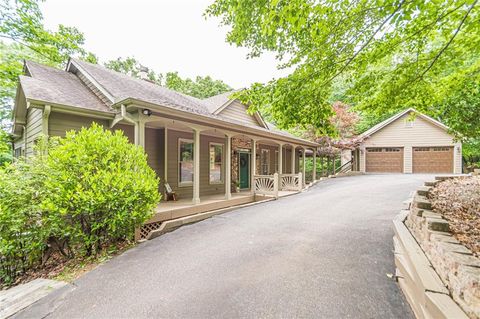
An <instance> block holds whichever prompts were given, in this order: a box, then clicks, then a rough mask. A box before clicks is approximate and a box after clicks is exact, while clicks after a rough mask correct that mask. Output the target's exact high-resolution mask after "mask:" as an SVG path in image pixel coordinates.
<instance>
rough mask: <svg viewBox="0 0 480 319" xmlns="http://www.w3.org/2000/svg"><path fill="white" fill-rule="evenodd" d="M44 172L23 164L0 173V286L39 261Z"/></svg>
mask: <svg viewBox="0 0 480 319" xmlns="http://www.w3.org/2000/svg"><path fill="white" fill-rule="evenodd" d="M44 172H45V170H43V169H41V168H40V167H37V166H36V164H26V163H25V162H23V161H21V162H17V163H15V164H12V165H7V166H6V167H5V168H4V169H0V286H1V283H2V282H6V283H9V282H11V281H12V280H14V279H15V277H16V276H17V275H18V274H19V273H21V272H24V271H25V270H26V269H28V268H30V267H31V266H32V265H34V264H36V263H37V262H38V261H39V260H41V257H42V253H43V251H44V250H45V246H46V242H47V238H48V237H49V236H50V234H49V231H50V229H49V228H47V227H43V223H42V220H43V217H44V216H43V215H44V212H43V211H42V210H41V208H40V207H41V201H42V199H43V196H44V194H45V189H44V187H43V184H44V181H45V174H43V173H44Z"/></svg>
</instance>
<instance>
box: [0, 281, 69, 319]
mask: <svg viewBox="0 0 480 319" xmlns="http://www.w3.org/2000/svg"><path fill="white" fill-rule="evenodd" d="M65 285H67V283H66V282H63V281H56V280H50V279H43V278H39V279H35V280H32V281H30V282H28V283H26V284H21V285H18V286H15V287H13V288H10V289H8V290H3V291H2V292H1V294H0V318H8V317H10V316H13V315H14V314H16V313H17V312H19V311H20V310H22V309H24V308H26V307H28V306H30V305H31V304H33V303H35V302H37V301H38V300H40V299H42V298H43V297H45V296H46V295H48V294H49V293H51V292H52V291H54V290H56V289H58V288H61V287H63V286H65Z"/></svg>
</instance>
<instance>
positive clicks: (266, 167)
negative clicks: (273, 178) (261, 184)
mask: <svg viewBox="0 0 480 319" xmlns="http://www.w3.org/2000/svg"><path fill="white" fill-rule="evenodd" d="M260 170H261V172H262V175H268V173H269V171H270V150H267V149H262V153H261V157H260Z"/></svg>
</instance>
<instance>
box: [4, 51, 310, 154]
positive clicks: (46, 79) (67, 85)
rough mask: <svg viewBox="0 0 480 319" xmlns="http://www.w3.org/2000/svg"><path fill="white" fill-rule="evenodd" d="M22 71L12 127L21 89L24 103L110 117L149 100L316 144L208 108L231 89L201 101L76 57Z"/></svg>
mask: <svg viewBox="0 0 480 319" xmlns="http://www.w3.org/2000/svg"><path fill="white" fill-rule="evenodd" d="M25 74H27V75H29V76H20V85H19V90H20V93H18V92H17V99H16V102H15V112H14V114H17V113H18V114H19V115H20V116H18V117H16V118H15V121H14V126H13V127H14V130H15V128H16V124H17V123H18V124H22V123H23V122H24V119H22V118H21V114H23V113H22V112H19V111H22V110H23V109H25V108H26V106H25V105H21V104H22V103H19V102H18V98H19V97H20V96H23V95H20V94H23V92H24V93H25V100H26V101H27V102H34V103H39V104H42V103H43V104H51V105H53V106H55V107H62V106H67V107H72V108H78V109H82V112H87V111H96V112H101V113H103V114H102V116H107V117H113V116H114V115H115V114H116V113H118V110H117V109H116V108H117V107H119V106H120V105H121V104H123V103H130V102H134V103H135V104H137V103H138V104H142V103H144V104H147V105H152V107H166V108H171V109H175V110H178V111H182V112H186V113H188V114H192V113H193V114H197V115H198V116H200V117H204V118H205V119H212V120H215V121H217V123H218V124H220V125H222V126H226V127H228V126H231V125H232V124H233V125H236V126H242V127H245V128H250V129H253V130H252V133H253V132H255V131H256V132H258V133H267V132H268V133H271V134H272V133H273V134H275V135H279V136H283V137H287V138H293V139H295V140H297V141H298V142H300V141H301V142H303V143H307V144H310V145H316V143H314V142H311V141H307V140H304V139H301V138H298V137H295V136H293V135H292V134H290V133H288V132H286V131H281V130H271V129H270V128H269V127H268V126H267V125H266V124H265V125H264V126H261V125H260V126H258V125H253V124H249V123H245V122H243V121H239V120H236V119H232V118H228V117H226V116H222V115H221V114H214V113H212V112H211V111H210V110H211V109H214V108H216V109H217V110H218V109H219V108H220V107H222V106H223V105H225V104H227V105H228V103H230V102H226V103H223V104H221V103H222V102H224V101H228V100H229V98H228V97H229V95H230V94H231V92H227V93H224V94H220V96H215V97H212V98H209V99H208V100H209V101H207V102H205V101H204V100H200V99H198V98H195V97H191V96H188V95H185V94H182V93H179V92H175V91H173V90H169V89H167V88H164V87H162V86H160V85H157V84H154V83H150V82H148V81H145V80H141V79H136V78H132V77H130V76H128V75H125V74H122V73H119V72H116V71H112V70H109V69H107V68H105V67H103V66H100V65H96V64H91V63H87V62H84V61H80V60H76V59H70V60H69V63H68V65H67V67H66V70H60V69H57V68H53V67H49V66H45V65H42V64H38V63H35V62H31V61H25ZM230 101H235V100H230ZM217 103H218V104H217ZM258 116H260V115H258ZM255 118H256V119H257V121H258V122H259V123H262V122H263V119H261V121H260V120H258V117H257V115H255ZM260 118H261V117H260ZM263 123H264V122H263Z"/></svg>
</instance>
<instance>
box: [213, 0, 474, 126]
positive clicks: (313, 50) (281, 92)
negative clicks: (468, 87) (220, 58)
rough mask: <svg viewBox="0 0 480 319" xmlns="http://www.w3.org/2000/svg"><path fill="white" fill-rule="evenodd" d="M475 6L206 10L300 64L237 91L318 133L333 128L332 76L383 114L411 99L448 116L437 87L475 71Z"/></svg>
mask: <svg viewBox="0 0 480 319" xmlns="http://www.w3.org/2000/svg"><path fill="white" fill-rule="evenodd" d="M478 13H479V8H478V0H470V1H463V0H450V1H446V2H445V1H444V2H438V1H433V0H430V1H422V0H413V1H405V0H380V1H366V0H363V1H355V2H352V1H350V0H340V1H326V2H325V1H323V2H315V1H309V0H291V1H282V0H263V1H253V0H249V1H240V2H239V1H236V0H216V1H215V2H214V3H213V4H212V5H211V6H210V7H209V8H208V9H207V11H206V15H207V16H216V17H221V18H222V24H223V25H226V26H229V27H230V30H229V32H228V34H227V38H226V39H227V41H228V42H229V43H232V44H235V45H238V46H245V47H248V48H249V49H250V53H249V56H250V57H256V56H259V55H260V54H262V53H263V52H265V51H273V52H275V53H276V54H277V58H278V59H279V60H280V61H281V64H280V65H279V67H281V68H286V67H291V68H293V69H294V71H293V72H292V73H291V74H290V75H288V76H286V77H284V78H280V79H276V80H272V81H271V82H269V83H267V84H258V83H257V84H254V85H253V86H252V87H251V88H250V89H249V90H246V91H243V92H242V93H240V94H239V97H240V98H241V99H242V100H243V101H244V102H249V103H251V106H252V108H253V109H265V110H267V112H269V113H271V114H273V115H274V117H275V118H276V119H277V123H278V124H279V126H281V127H284V128H288V127H291V126H294V125H296V124H301V125H305V126H307V125H313V126H314V127H316V128H317V129H319V130H321V129H322V128H324V127H326V126H328V118H329V117H330V115H331V112H332V111H331V107H330V104H329V103H327V102H328V101H329V99H330V96H331V94H332V88H333V86H334V84H335V81H336V80H337V79H338V78H339V77H342V76H343V77H345V76H346V75H350V76H351V78H348V77H347V79H346V80H347V81H348V82H347V84H348V86H349V89H348V90H347V92H346V97H347V99H346V100H345V102H347V103H352V104H354V105H355V106H356V107H357V108H359V109H362V110H364V111H365V110H366V111H368V112H372V113H376V114H381V113H384V112H385V111H387V112H391V111H394V110H399V109H404V108H405V107H408V106H411V107H415V108H417V109H419V110H420V111H425V112H427V113H428V114H430V115H434V116H436V117H437V118H439V117H440V116H442V115H443V114H440V113H439V112H438V108H439V106H438V101H439V100H440V99H441V96H440V95H439V92H443V94H447V95H450V94H451V93H453V92H454V91H451V90H452V89H453V90H454V89H455V88H453V87H451V86H449V85H448V82H449V81H448V79H452V78H453V77H454V75H453V74H455V73H462V72H463V71H462V70H465V69H469V68H475V70H476V72H477V73H478V57H479V56H480V54H479V53H480V24H479V23H478V17H479V14H478ZM469 109H470V110H471V111H472V112H474V111H475V110H476V111H477V112H478V108H477V109H476V108H475V106H471V107H470V108H469ZM447 115H448V114H445V118H444V119H446V116H447ZM452 121H461V122H458V123H459V125H458V126H459V129H462V128H463V127H462V124H464V123H465V122H464V120H463V119H460V118H459V119H453V120H452ZM479 121H480V119H479V118H478V117H477V119H476V123H478V122H479ZM460 133H462V134H463V133H465V132H460Z"/></svg>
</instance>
